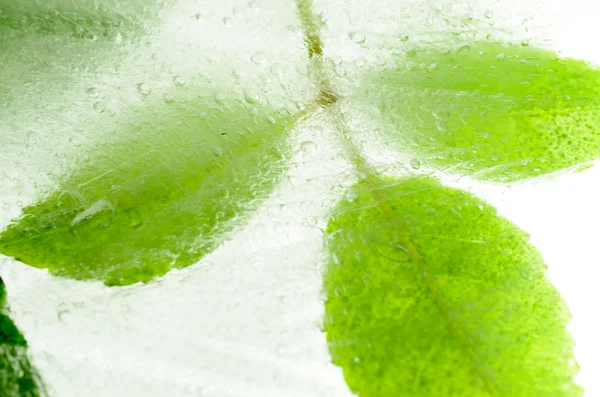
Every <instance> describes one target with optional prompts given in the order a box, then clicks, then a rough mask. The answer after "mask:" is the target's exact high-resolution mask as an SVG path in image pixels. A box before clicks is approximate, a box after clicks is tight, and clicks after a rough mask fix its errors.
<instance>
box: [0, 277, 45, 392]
mask: <svg viewBox="0 0 600 397" xmlns="http://www.w3.org/2000/svg"><path fill="white" fill-rule="evenodd" d="M5 299H6V292H5V290H4V282H3V281H2V279H1V278H0V397H38V396H43V395H45V392H44V388H43V385H42V383H41V382H40V380H39V377H38V375H37V373H36V372H35V370H34V369H33V368H32V366H31V364H30V363H29V359H28V358H27V342H26V341H25V338H23V335H21V333H20V332H19V330H18V329H17V327H16V326H15V325H14V323H13V322H12V321H11V319H10V318H9V317H8V316H7V315H6V313H5V312H4V310H5V308H4V301H5Z"/></svg>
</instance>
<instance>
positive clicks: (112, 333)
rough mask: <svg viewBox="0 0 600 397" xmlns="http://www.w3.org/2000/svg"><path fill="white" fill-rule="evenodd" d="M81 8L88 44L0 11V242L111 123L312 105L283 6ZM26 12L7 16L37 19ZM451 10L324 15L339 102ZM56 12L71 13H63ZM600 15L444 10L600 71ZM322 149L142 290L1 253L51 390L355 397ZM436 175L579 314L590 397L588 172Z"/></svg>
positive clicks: (597, 363) (366, 133)
mask: <svg viewBox="0 0 600 397" xmlns="http://www.w3.org/2000/svg"><path fill="white" fill-rule="evenodd" d="M16 3H17V2H15V4H16ZM83 3H85V7H80V8H81V9H83V10H84V11H85V13H84V14H85V15H86V16H85V18H87V19H89V18H91V19H92V23H91V25H90V26H91V27H89V28H87V30H85V29H84V30H83V34H82V32H81V31H80V30H75V31H73V30H72V25H69V24H68V23H65V22H64V21H63V22H61V23H60V24H58V25H55V26H58V27H57V28H56V29H54V30H50V31H47V29H46V31H44V30H43V29H42V28H41V27H40V26H42V25H40V24H34V25H28V24H26V23H18V24H16V26H8V25H7V24H4V23H2V21H3V19H2V17H3V15H7V12H6V10H7V9H8V8H6V7H5V6H4V5H0V10H1V11H2V13H0V48H2V50H0V51H2V57H0V120H1V122H0V137H1V143H0V159H1V160H2V161H1V162H0V192H1V194H0V229H4V228H5V227H6V225H8V223H9V222H10V220H11V219H14V218H16V217H18V216H19V213H20V210H21V208H22V207H23V206H25V205H28V204H30V203H32V202H34V201H35V200H36V198H38V197H39V195H40V194H41V193H42V192H44V191H47V190H48V189H51V188H53V187H54V186H55V180H56V176H57V175H61V174H63V173H64V172H65V171H68V169H69V166H70V165H72V159H73V158H74V157H79V156H82V155H83V156H85V152H86V150H91V148H93V146H94V145H95V144H98V143H99V142H103V141H107V140H108V141H110V140H111V139H112V135H111V134H112V133H113V131H114V130H115V129H116V128H114V127H116V123H118V122H119V116H120V114H121V112H123V111H124V110H125V109H129V108H131V107H135V106H143V105H144V103H145V100H146V99H145V98H147V97H148V96H152V95H156V96H158V97H162V98H164V99H165V101H168V100H170V98H173V99H174V100H177V95H178V94H177V93H178V92H186V91H185V90H188V89H190V87H192V88H193V87H208V88H207V90H208V89H210V90H213V91H219V90H222V91H225V92H227V93H234V94H235V95H238V96H239V97H240V98H245V100H249V101H254V100H257V101H260V102H263V103H265V104H268V105H269V106H273V107H278V108H283V109H289V110H290V112H292V113H294V112H297V111H298V110H299V108H300V107H302V106H303V105H304V104H306V103H308V102H309V101H310V99H311V98H312V97H313V95H314V93H315V87H314V86H313V84H312V83H311V80H310V79H309V72H310V70H309V67H308V66H307V60H306V50H305V49H304V48H303V38H302V32H301V28H300V25H299V22H298V18H297V15H296V9H295V3H294V2H293V1H267V0H262V1H256V0H252V1H238V0H228V1H219V2H216V1H215V2H198V1H191V0H188V1H178V2H167V3H166V4H164V5H163V4H162V3H160V4H159V2H157V3H156V4H157V6H156V7H150V6H149V7H146V8H147V9H145V10H143V11H137V10H136V8H135V5H136V4H139V3H140V2H130V5H131V6H130V7H126V9H123V8H122V7H120V5H121V2H118V1H111V2H108V3H107V4H108V5H107V7H108V11H106V10H99V9H97V8H95V4H96V2H93V1H86V2H82V3H79V4H83ZM19 4H22V6H19V7H17V8H14V9H12V10H11V13H13V14H11V15H16V14H15V13H17V14H18V13H19V12H21V13H23V12H24V11H23V10H25V11H27V9H28V7H34V8H35V7H37V6H38V2H33V1H27V2H22V3H19ZM40 4H41V3H40ZM72 4H76V5H77V4H78V1H75V2H70V1H69V2H67V1H62V0H60V1H59V0H55V1H52V2H48V3H47V4H46V5H45V6H44V7H43V11H44V12H45V13H46V14H50V15H55V14H56V11H57V10H58V11H60V12H61V13H63V14H64V13H66V14H65V15H67V16H68V15H71V16H73V15H78V14H77V11H78V9H77V8H78V7H77V6H72ZM453 4H456V2H454V1H428V2H423V1H417V0H414V1H407V2H400V1H395V0H389V1H387V0H386V1H377V2H374V1H373V2H369V1H358V0H356V1H355V0H351V1H346V2H339V1H333V0H327V1H319V2H316V4H315V7H316V8H317V9H318V11H319V12H322V13H323V14H324V19H325V20H326V21H327V23H326V27H325V28H324V33H323V37H324V46H325V51H326V56H327V58H328V59H329V62H331V63H332V64H333V65H335V66H333V70H335V71H336V76H335V81H336V84H338V87H342V91H344V90H343V87H346V88H350V87H351V86H352V84H354V82H355V81H357V80H356V79H355V77H358V76H360V74H361V73H363V72H364V70H365V69H367V68H368V67H369V66H372V65H377V64H382V63H383V62H385V61H386V60H388V59H389V58H390V57H391V56H392V53H393V51H395V48H398V47H397V46H398V45H399V44H398V42H400V43H408V44H406V45H410V43H412V42H414V41H413V40H417V39H423V38H424V37H426V36H427V35H428V34H431V31H432V30H434V31H435V30H436V29H437V28H435V27H436V26H441V24H442V22H443V18H442V17H440V16H439V15H441V14H440V12H441V11H440V12H437V11H436V9H438V8H441V7H442V6H443V7H446V8H447V7H453ZM461 4H462V3H461ZM67 5H69V7H74V8H68V9H67V10H66V11H65V8H64V7H67ZM53 7H54V8H53ZM111 7H113V8H111ZM40 9H41V8H38V10H40ZM111 9H112V10H113V11H115V12H112V13H111V12H109V11H110V10H111ZM15 10H16V11H15ZM107 12H108V14H106V13H107ZM594 12H597V10H595V9H594V8H593V6H590V5H588V4H587V3H585V2H583V0H582V1H580V2H570V1H566V0H552V1H546V2H543V4H542V2H539V1H516V0H514V1H512V0H511V1H508V0H506V1H492V0H489V1H487V0H486V1H477V2H475V1H473V2H467V3H466V5H464V6H461V7H458V8H457V9H456V10H454V11H452V13H453V14H452V15H465V16H466V17H468V16H469V15H471V14H473V15H475V16H478V17H480V18H479V20H483V21H484V22H483V23H482V24H481V25H475V24H474V25H471V26H472V29H484V28H485V29H487V28H488V27H489V23H491V22H494V23H495V25H496V27H500V28H503V29H510V30H511V31H512V32H514V31H516V32H517V33H512V36H511V39H517V40H529V41H531V43H539V44H540V45H545V46H547V47H549V48H552V49H554V50H558V51H561V54H564V55H570V56H582V57H586V58H587V59H590V60H596V61H598V60H600V52H598V50H597V49H596V48H595V46H594V45H592V44H593V43H591V42H590V37H594V34H593V32H594V30H593V29H599V27H598V26H596V25H597V24H596V23H595V21H594V20H593V18H591V17H590V15H594ZM100 14H102V15H111V18H110V20H111V21H113V20H114V18H113V17H112V16H113V15H116V16H119V18H122V20H123V21H132V22H133V25H135V29H134V28H133V27H132V28H127V29H125V28H124V26H125V25H126V24H124V23H116V24H112V25H110V24H109V26H113V30H111V32H112V33H111V34H107V35H104V34H103V33H104V30H103V29H99V28H98V26H103V25H101V24H100V25H99V24H97V23H95V21H94V20H93V19H94V15H96V16H98V18H99V19H101V18H100ZM28 15H29V16H28V18H31V13H30V14H28ZM486 15H490V17H489V18H488V17H486ZM595 15H597V14H595ZM85 18H84V19H85ZM485 21H490V22H485ZM428 24H433V27H434V28H432V27H431V25H428ZM77 25H81V23H79V24H76V26H77ZM28 26H32V27H31V29H28ZM15 27H17V28H18V29H15ZM67 27H68V28H67ZM482 31H483V30H482ZM86 32H87V33H86ZM507 35H508V34H507ZM404 37H408V39H407V40H406V41H403V40H402V38H404ZM399 38H400V39H399ZM182 90H183V91H182ZM344 106H345V107H348V108H351V103H348V104H345V105H344ZM350 111H351V110H350ZM352 120H353V122H354V123H356V124H355V125H354V127H355V128H354V131H357V132H359V133H362V136H363V137H364V139H363V140H364V149H365V151H366V152H367V153H368V157H369V159H370V160H372V161H373V162H375V163H376V164H377V165H378V168H379V169H381V170H383V171H385V172H386V173H398V172H404V170H405V169H407V168H412V169H413V170H414V169H415V168H418V170H417V172H424V173H425V172H430V171H431V170H428V169H427V167H423V166H421V165H420V166H419V167H414V164H415V162H414V161H412V162H411V160H413V159H412V158H407V157H405V156H402V155H398V154H395V153H394V152H393V151H392V150H390V148H389V147H388V146H387V145H386V143H385V142H379V141H374V140H373V139H370V137H371V133H370V128H371V127H372V126H370V125H368V124H366V123H364V120H361V118H360V115H357V116H356V119H354V118H352ZM98 125H103V126H107V125H108V126H109V127H108V128H104V127H103V128H101V129H98V128H97V126H98ZM110 126H113V127H110ZM333 134H334V131H333V127H332V126H331V125H330V120H329V119H328V118H326V117H324V116H323V115H321V114H320V113H319V114H317V115H316V116H315V117H314V118H313V119H312V120H310V121H304V122H302V123H301V124H299V125H298V126H297V128H296V130H295V131H294V133H293V134H292V138H291V145H292V147H293V148H294V151H295V153H296V154H295V155H294V157H293V158H292V160H291V165H290V170H289V172H288V174H287V176H286V178H285V180H284V181H283V182H282V183H281V184H280V185H279V186H278V187H277V189H276V190H275V192H274V193H273V194H272V195H271V196H270V198H269V199H268V200H267V201H265V202H264V203H263V204H262V205H261V207H260V209H259V211H258V212H256V213H255V214H254V215H253V216H252V217H251V219H250V221H249V222H248V223H247V224H246V225H245V226H240V227H238V228H236V229H235V230H234V231H232V232H231V233H229V234H228V238H227V239H226V241H225V243H224V244H223V245H221V246H220V247H219V248H218V249H216V250H215V251H213V252H212V253H211V254H209V255H207V256H205V257H204V258H203V259H202V260H201V261H200V262H199V263H197V264H196V265H194V266H191V267H189V268H186V269H183V270H176V271H172V272H170V273H168V274H167V275H166V276H164V277H163V278H161V279H158V280H155V281H153V282H151V283H148V284H145V285H133V286H130V287H125V288H108V287H106V286H104V285H102V283H101V282H90V281H86V282H81V281H75V280H70V279H64V278H56V277H53V276H50V275H49V274H48V273H47V272H46V271H44V270H39V269H35V268H31V267H28V266H27V265H25V264H23V263H20V262H17V261H15V260H13V259H11V258H7V257H1V258H0V276H2V278H3V279H4V281H5V283H6V285H7V290H8V301H9V302H10V308H11V318H12V319H13V320H14V322H15V323H16V324H17V325H18V327H19V328H20V330H21V331H22V333H23V334H24V336H25V337H26V338H27V340H28V342H29V345H30V349H29V353H30V355H31V357H32V361H33V363H34V365H36V366H37V368H38V369H39V371H40V374H41V376H42V377H43V378H44V380H45V382H46V383H47V385H48V389H49V390H50V391H51V393H52V395H53V396H89V397H96V396H98V397H101V396H116V397H118V396H123V397H125V396H128V397H135V396H144V397H146V396H161V397H162V396H166V395H169V396H181V397H187V396H206V397H229V396H245V397H246V396H247V397H251V396H257V397H259V396H260V397H280V396H286V397H287V396H290V397H295V396H297V397H317V396H331V397H338V396H339V397H342V396H350V395H351V393H350V391H349V390H348V388H347V386H346V384H345V382H344V379H343V376H342V373H341V370H340V369H339V368H338V367H335V366H333V365H332V364H330V356H329V353H328V351H327V346H326V342H325V336H324V334H323V333H322V331H321V319H322V316H323V305H322V297H321V268H320V266H321V265H322V231H321V229H322V228H323V227H324V226H325V224H326V217H327V215H328V214H329V211H330V210H331V208H332V207H333V206H334V205H335V203H336V201H337V200H338V199H339V198H340V197H341V196H342V195H343V194H344V191H345V188H347V187H348V186H350V185H352V183H353V182H354V181H355V177H354V176H353V173H352V170H351V168H350V166H349V164H348V163H347V162H346V161H345V160H344V158H343V156H342V155H341V153H340V151H341V150H340V148H339V146H338V145H337V144H336V142H335V140H334V139H333V138H332V136H333ZM82 153H83V154H82ZM411 164H413V167H411ZM437 176H439V177H441V178H442V179H443V181H444V183H447V184H449V185H452V186H456V187H461V188H465V189H467V190H469V191H471V192H473V193H475V194H477V195H479V196H480V197H482V198H484V199H486V200H488V201H489V202H491V203H492V204H493V205H495V206H497V207H498V209H499V211H500V213H501V214H502V215H504V216H506V217H508V218H509V219H510V220H511V221H513V222H515V223H516V224H517V225H519V226H520V227H522V228H523V229H524V230H525V231H527V232H528V233H530V234H531V235H532V242H533V243H534V244H535V245H536V246H537V247H538V248H539V249H540V251H541V252H542V254H543V255H544V257H545V259H546V262H547V263H548V265H549V277H550V278H551V280H552V281H553V282H554V283H555V285H556V286H557V288H558V289H559V290H560V292H561V293H562V294H563V296H564V298H565V299H566V301H567V303H568V304H569V307H570V309H571V312H572V314H573V321H572V323H571V326H570V330H571V332H572V334H573V336H574V338H575V340H576V343H577V346H576V348H575V353H576V356H577V358H578V361H579V363H580V366H581V371H580V375H579V376H578V378H577V380H578V381H579V383H580V384H582V385H583V386H584V387H585V388H586V389H587V394H586V396H595V395H598V394H600V383H599V382H598V380H597V377H596V376H595V374H596V373H597V372H598V368H600V359H599V357H600V344H599V343H600V342H599V341H598V338H597V335H598V334H600V328H599V324H598V322H597V321H596V312H597V308H596V302H599V301H600V292H599V289H598V288H597V287H596V286H595V281H596V280H597V279H598V276H599V275H600V274H599V273H598V272H599V271H598V254H597V249H596V246H597V236H598V225H600V210H598V207H597V203H598V202H600V190H598V188H597V186H598V180H599V179H600V171H598V167H595V168H592V169H590V170H586V171H584V172H581V173H577V174H567V175H560V176H558V177H556V178H555V179H550V180H541V181H535V182H530V183H520V184H514V185H510V186H504V185H493V184H485V183H480V182H476V181H474V180H471V179H469V178H457V177H455V176H453V175H451V174H443V173H438V174H437Z"/></svg>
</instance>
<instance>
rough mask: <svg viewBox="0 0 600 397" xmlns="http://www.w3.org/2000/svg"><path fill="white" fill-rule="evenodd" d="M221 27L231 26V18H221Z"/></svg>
mask: <svg viewBox="0 0 600 397" xmlns="http://www.w3.org/2000/svg"><path fill="white" fill-rule="evenodd" d="M223 25H225V26H227V27H230V26H231V18H229V17H225V18H223Z"/></svg>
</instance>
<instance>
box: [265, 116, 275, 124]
mask: <svg viewBox="0 0 600 397" xmlns="http://www.w3.org/2000/svg"><path fill="white" fill-rule="evenodd" d="M267 121H268V122H269V123H271V124H275V123H276V122H277V119H276V118H275V117H273V116H269V117H267Z"/></svg>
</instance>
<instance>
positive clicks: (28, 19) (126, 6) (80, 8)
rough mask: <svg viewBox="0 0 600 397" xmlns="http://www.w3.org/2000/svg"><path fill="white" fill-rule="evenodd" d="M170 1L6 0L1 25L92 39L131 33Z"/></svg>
mask: <svg viewBox="0 0 600 397" xmlns="http://www.w3.org/2000/svg"><path fill="white" fill-rule="evenodd" d="M169 1H170V0H169ZM169 1H167V2H164V1H156V0H150V1H148V0H129V1H119V0H104V1H102V2H98V1H97V0H44V1H39V0H3V1H2V2H1V3H0V27H9V28H11V29H15V30H22V31H28V32H36V33H43V34H65V33H67V34H72V35H74V36H75V37H79V38H90V39H96V38H101V37H105V36H114V35H116V34H121V35H130V34H131V33H133V31H135V30H136V29H138V28H140V27H141V26H142V25H143V23H144V19H145V18H148V17H150V15H152V14H153V13H156V10H157V9H159V8H160V7H162V6H164V4H166V3H168V2H169Z"/></svg>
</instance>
